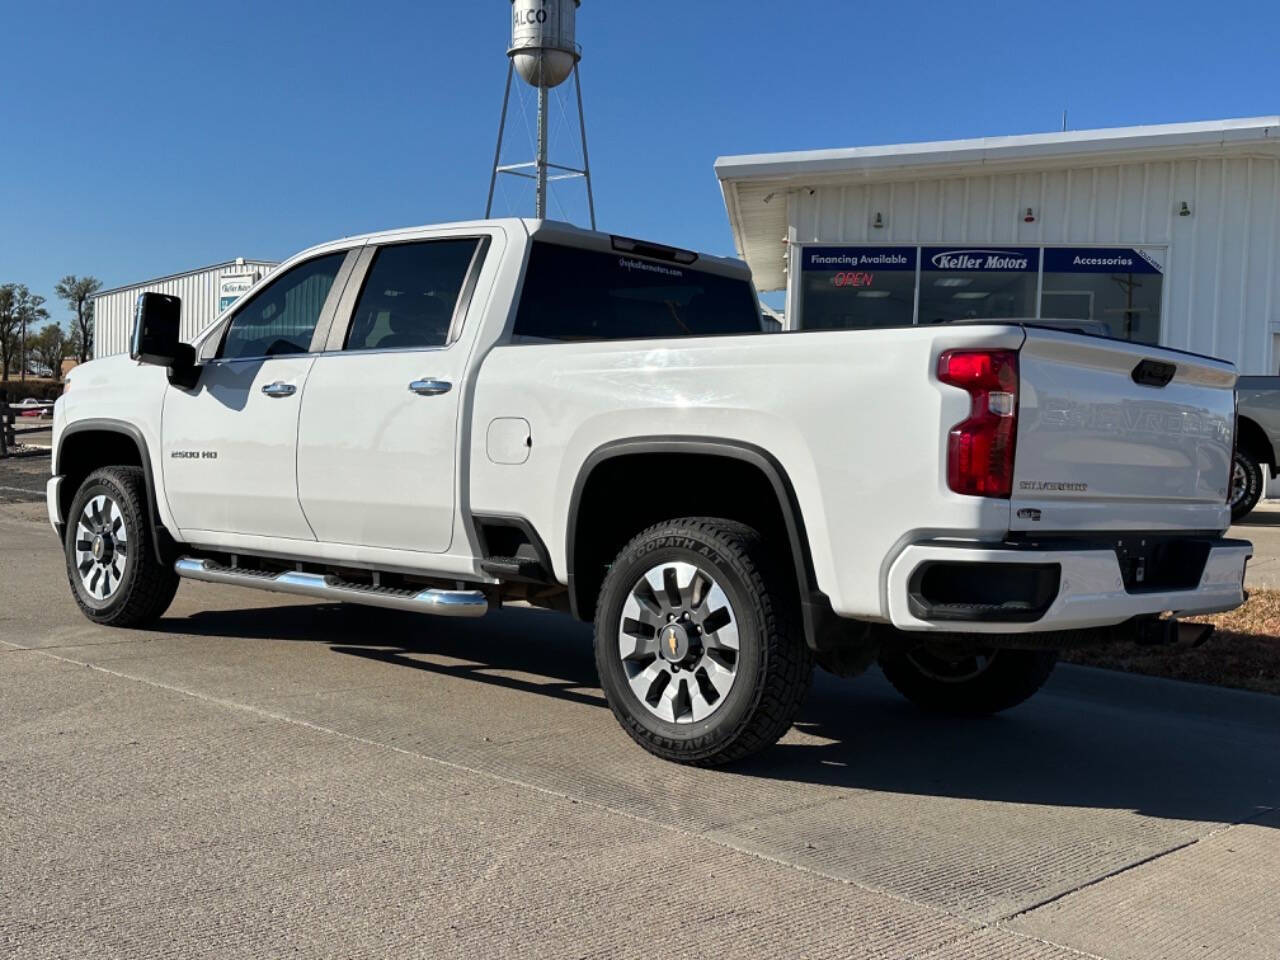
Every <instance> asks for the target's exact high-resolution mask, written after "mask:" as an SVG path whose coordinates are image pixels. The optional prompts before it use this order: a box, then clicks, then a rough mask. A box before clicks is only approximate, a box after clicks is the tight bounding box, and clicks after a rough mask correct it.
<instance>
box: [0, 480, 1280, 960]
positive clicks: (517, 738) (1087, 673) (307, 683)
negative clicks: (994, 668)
mask: <svg viewBox="0 0 1280 960" xmlns="http://www.w3.org/2000/svg"><path fill="white" fill-rule="evenodd" d="M0 583H3V584H4V585H5V586H4V593H3V595H2V596H3V601H2V602H0V730H3V731H4V734H5V736H4V738H3V741H0V890H2V891H3V896H0V955H3V956H6V957H21V958H27V957H95V958H97V957H150V956H181V957H189V956H208V957H218V958H228V957H267V956H272V957H275V956H283V955H286V954H288V955H290V956H303V957H322V956H325V957H327V956H342V957H355V956H370V957H385V956H431V957H440V956H458V957H468V958H470V957H513V956H519V957H630V956H636V957H640V956H643V957H652V956H654V955H655V954H656V955H661V956H664V957H734V958H742V957H784V956H785V957H792V956H797V957H799V956H807V957H814V958H827V957H837V956H850V957H929V958H957V960H959V958H1024V957H1030V958H1040V960H1060V958H1061V960H1067V958H1079V957H1105V958H1156V957H1166V958H1167V957H1206V956H1213V957H1220V956H1230V957H1257V958H1263V957H1267V958H1273V957H1275V956H1276V955H1277V944H1280V909H1277V906H1276V891H1275V877H1276V873H1275V865H1276V863H1277V862H1280V813H1277V812H1276V811H1277V808H1280V699H1273V698H1268V697H1263V696H1257V695H1252V694H1244V693H1235V692H1230V691H1222V690H1214V689H1210V688H1201V687H1196V686H1190V685H1183V684H1177V683H1171V682H1166V681H1159V680H1150V679H1144V678H1138V677H1131V676H1124V675H1119V674H1111V673H1106V672H1100V671H1092V670H1087V669H1082V668H1070V667H1064V668H1060V670H1059V672H1058V673H1057V674H1056V675H1055V677H1054V679H1053V680H1052V681H1051V683H1050V685H1049V686H1048V688H1047V689H1046V690H1045V692H1043V693H1042V694H1041V695H1040V696H1039V697H1037V698H1036V699H1034V700H1033V701H1031V702H1030V703H1029V704H1027V705H1026V706H1024V707H1022V708H1020V709H1018V710H1015V711H1013V712H1011V713H1009V714H1007V715H1005V716H1002V717H998V718H994V719H988V720H974V721H956V720H945V719H939V718H934V717H930V716H926V715H923V714H921V713H919V712H918V711H916V710H914V709H913V708H911V707H910V706H908V705H907V704H906V703H905V702H903V701H901V700H899V699H898V698H897V697H896V695H894V694H893V692H892V691H891V690H890V689H889V688H888V687H887V685H886V684H885V683H884V682H883V680H882V679H881V678H880V677H879V676H878V675H870V676H867V677H864V678H861V679H859V680H856V681H851V682H840V681H836V680H834V679H833V678H830V677H827V676H820V677H819V678H818V679H817V681H816V683H815V685H814V689H813V692H812V695H811V697H810V699H809V702H808V705H807V707H806V708H805V710H804V713H803V716H802V718H801V720H800V722H799V724H798V725H797V726H796V728H795V729H794V730H793V731H792V732H791V733H790V734H789V735H788V736H787V737H786V739H785V740H784V741H783V742H782V744H780V745H779V746H778V747H776V748H775V749H774V750H772V751H771V752H770V753H768V754H767V755H766V756H764V757H762V758H760V759H758V760H756V761H754V762H752V763H750V764H748V765H745V766H742V767H738V768H736V769H733V770H728V771H702V770H691V769H686V768H682V767H677V766H673V765H670V764H666V763H663V762H661V761H658V760H656V759H653V758H651V757H649V756H648V755H647V754H645V753H643V752H642V751H641V750H640V749H639V748H638V747H636V746H634V745H633V744H632V743H631V741H630V740H629V739H627V737H626V736H625V735H624V734H623V733H622V731H621V730H620V729H619V728H618V726H617V724H616V723H615V722H614V720H613V717H612V716H611V715H610V713H609V711H608V710H607V709H606V708H605V706H604V702H603V700H602V699H601V696H600V691H599V690H598V689H597V687H596V685H595V678H594V668H593V664H592V659H591V650H590V637H589V632H588V630H587V629H586V628H584V627H583V626H581V625H578V624H574V623H571V622H570V621H568V620H566V619H564V618H562V617H559V616H556V615H552V614H547V613H542V612H536V611H528V610H507V611H503V612H501V613H499V614H496V615H494V616H492V617H489V618H486V619H484V620H481V621H475V622H470V623H462V622H451V621H446V620H433V619H426V618H421V617H415V616H412V615H408V614H405V615H400V614H393V613H388V612H382V611H372V610H364V609H358V608H348V607H331V606H317V605H306V604H297V603H293V602H290V601H288V600H282V599H280V598H277V597H272V596H270V595H266V594H259V593H253V592H247V591H237V590H234V589H228V588H217V587H211V586H208V585H204V584H186V585H184V586H183V587H182V589H181V590H180V592H179V595H178V600H177V602H176V604H175V606H174V608H173V609H172V610H171V612H170V615H169V616H168V618H167V619H166V620H165V621H164V622H163V623H161V624H160V625H159V626H158V627H157V628H156V629H154V630H149V631H112V630H106V629H101V628H98V627H95V626H93V625H91V624H90V623H88V621H86V620H84V619H83V618H82V617H81V616H80V615H79V613H78V612H77V611H76V609H75V607H74V605H73V603H72V601H71V599H70V598H69V596H68V595H67V587H66V583H65V581H64V579H63V573H62V562H61V556H60V553H59V550H58V548H57V545H56V543H55V542H54V541H53V538H52V536H51V534H50V532H49V530H48V527H47V525H46V523H45V522H44V520H43V518H42V517H41V508H40V507H39V506H38V505H16V506H15V505H10V506H4V507H0Z"/></svg>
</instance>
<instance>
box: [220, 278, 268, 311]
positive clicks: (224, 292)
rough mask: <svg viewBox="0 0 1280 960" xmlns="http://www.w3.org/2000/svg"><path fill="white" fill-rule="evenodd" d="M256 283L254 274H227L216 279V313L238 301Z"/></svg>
mask: <svg viewBox="0 0 1280 960" xmlns="http://www.w3.org/2000/svg"><path fill="white" fill-rule="evenodd" d="M257 282H258V275H257V274H256V273H228V274H224V275H222V276H221V277H219V278H218V312H219V313H222V311H223V310H225V309H227V307H229V306H231V305H232V304H233V303H235V302H236V301H237V300H239V299H240V298H241V297H242V296H244V295H245V293H246V292H247V291H248V289H249V288H250V287H252V286H253V285H254V284H255V283H257Z"/></svg>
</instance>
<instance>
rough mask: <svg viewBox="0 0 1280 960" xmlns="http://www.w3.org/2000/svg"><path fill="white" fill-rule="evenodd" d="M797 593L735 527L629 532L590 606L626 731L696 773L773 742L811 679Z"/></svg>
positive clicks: (704, 522)
mask: <svg viewBox="0 0 1280 960" xmlns="http://www.w3.org/2000/svg"><path fill="white" fill-rule="evenodd" d="M795 592H796V591H795V588H794V586H793V585H792V584H791V583H789V582H788V580H787V578H786V577H785V575H783V574H782V573H781V572H780V571H778V570H777V569H776V568H775V566H774V564H773V560H772V557H771V555H770V553H769V552H768V551H767V550H766V549H765V547H764V544H763V542H762V541H761V537H760V534H759V533H758V532H756V531H755V530H753V529H752V528H750V527H747V526H744V525H743V524H740V523H736V522H733V521H730V520H719V519H708V518H688V519H683V520H672V521H669V522H667V523H661V524H658V525H657V526H654V527H651V528H649V529H648V530H646V531H644V532H643V533H641V534H640V535H639V536H637V537H636V538H635V539H634V540H632V541H631V542H630V543H629V544H627V546H626V547H624V548H623V550H622V552H621V553H620V554H619V555H618V558H617V560H616V561H615V562H614V564H613V566H612V568H611V569H610V571H609V574H608V576H606V577H605V581H604V584H603V586H602V587H601V591H600V602H599V604H598V605H597V609H596V624H595V649H596V666H597V667H598V669H599V672H600V683H601V686H602V687H603V689H604V692H605V697H606V698H607V699H608V701H609V706H610V708H611V709H612V710H613V713H614V716H616V717H617V719H618V722H619V723H621V724H622V727H623V729H625V730H626V731H627V733H629V734H630V735H631V737H632V738H633V739H634V740H635V741H636V742H637V743H639V744H640V745H641V746H642V747H644V748H645V749H646V750H648V751H649V752H650V753H654V754H656V755H657V756H660V757H663V758H665V759H668V760H675V761H678V762H680V763H690V764H697V765H701V766H712V765H717V764H723V763H729V762H732V761H734V760H740V759H742V758H744V757H747V756H750V755H751V754H753V753H756V752H758V751H760V750H763V749H765V748H766V747H768V746H770V745H772V744H773V743H774V742H775V741H777V740H778V738H779V737H781V736H782V735H783V734H784V733H786V731H787V729H788V728H789V727H790V726H791V722H792V721H793V720H794V719H795V716H796V713H797V712H798V711H799V709H800V706H801V704H802V703H803V701H804V696H805V694H806V692H807V691H808V688H809V681H810V678H811V676H812V673H813V658H812V655H811V653H810V652H809V648H808V647H807V646H806V645H805V641H804V632H803V629H802V627H801V621H800V611H799V606H798V602H797V599H796V597H795Z"/></svg>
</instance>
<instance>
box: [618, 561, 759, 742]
mask: <svg viewBox="0 0 1280 960" xmlns="http://www.w3.org/2000/svg"><path fill="white" fill-rule="evenodd" d="M618 655H619V656H620V657H621V659H622V667H623V669H624V670H625V671H626V675H627V681H628V683H629V684H630V685H631V689H632V690H633V691H634V692H635V695H636V697H637V698H638V699H639V700H640V702H641V703H642V704H644V706H645V707H646V708H647V709H648V710H649V711H650V712H651V713H652V714H653V715H654V716H656V717H658V718H659V719H661V720H665V721H666V722H667V723H694V722H696V721H699V720H705V719H706V718H707V717H709V716H711V715H712V714H713V713H714V712H715V711H716V710H717V709H719V708H720V707H721V706H722V705H723V704H724V702H725V698H726V697H727V696H728V695H729V692H730V690H732V689H733V683H734V680H735V679H737V676H738V621H737V618H736V617H735V616H734V613H733V607H732V606H731V605H730V603H729V598H728V597H727V596H726V595H725V592H724V589H723V588H722V587H721V586H720V585H719V584H718V583H716V581H715V579H714V578H713V577H712V576H711V574H710V573H708V572H707V571H706V570H703V569H701V568H699V567H696V566H694V565H693V564H690V563H683V562H672V563H661V564H658V565H657V566H654V567H650V568H649V570H647V571H646V572H645V574H644V575H643V576H641V577H640V578H639V579H638V580H637V581H636V583H635V585H634V586H633V587H632V588H631V594H630V596H628V597H627V602H626V605H625V606H624V607H623V608H622V617H621V619H620V621H619V624H618Z"/></svg>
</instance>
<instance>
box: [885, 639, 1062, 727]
mask: <svg viewBox="0 0 1280 960" xmlns="http://www.w3.org/2000/svg"><path fill="white" fill-rule="evenodd" d="M1057 661H1058V652H1057V651H1056V650H972V649H969V650H965V649H963V648H956V649H949V648H948V647H947V645H946V644H939V643H928V644H919V645H917V646H915V647H910V646H896V647H893V648H891V649H886V650H882V651H881V653H880V669H881V670H882V671H883V672H884V675H885V677H886V678H887V679H888V681H889V682H890V683H891V684H893V686H894V689H896V690H897V691H898V692H899V693H900V694H902V695H903V696H904V697H906V698H907V699H908V700H910V701H911V702H912V703H914V704H916V705H917V706H919V707H923V708H924V709H926V710H933V711H936V712H939V713H951V714H962V715H968V716H983V715H986V714H991V713H999V712H1000V711H1001V710H1008V709H1009V708H1010V707H1016V706H1017V705H1018V704H1020V703H1022V702H1023V701H1024V700H1027V699H1028V698H1029V697H1030V696H1031V695H1032V694H1034V693H1035V692H1036V691H1037V690H1039V689H1040V688H1041V687H1042V686H1044V683H1045V681H1046V680H1048V679H1049V674H1051V673H1052V672H1053V668H1054V665H1055V664H1056V663H1057Z"/></svg>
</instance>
